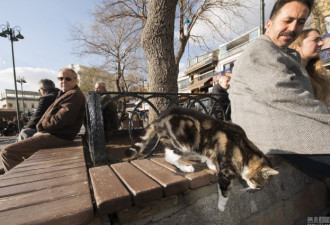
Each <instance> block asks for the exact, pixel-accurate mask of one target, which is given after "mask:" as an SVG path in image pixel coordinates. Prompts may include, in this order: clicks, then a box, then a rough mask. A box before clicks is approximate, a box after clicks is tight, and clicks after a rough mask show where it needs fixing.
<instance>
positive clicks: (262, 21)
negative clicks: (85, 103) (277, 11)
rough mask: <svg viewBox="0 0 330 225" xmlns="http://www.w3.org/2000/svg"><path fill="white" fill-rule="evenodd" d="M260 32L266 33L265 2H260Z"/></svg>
mask: <svg viewBox="0 0 330 225" xmlns="http://www.w3.org/2000/svg"><path fill="white" fill-rule="evenodd" d="M260 32H261V34H263V33H264V32H265V3H264V0H260Z"/></svg>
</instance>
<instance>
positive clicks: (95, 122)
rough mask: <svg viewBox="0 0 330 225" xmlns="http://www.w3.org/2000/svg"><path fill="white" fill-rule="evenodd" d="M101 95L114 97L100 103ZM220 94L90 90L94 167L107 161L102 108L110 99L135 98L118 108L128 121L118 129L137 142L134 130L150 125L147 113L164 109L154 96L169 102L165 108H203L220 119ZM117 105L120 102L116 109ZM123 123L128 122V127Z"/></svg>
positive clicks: (87, 125)
mask: <svg viewBox="0 0 330 225" xmlns="http://www.w3.org/2000/svg"><path fill="white" fill-rule="evenodd" d="M102 95H110V96H111V98H109V100H108V101H107V102H103V105H101V96H102ZM220 96H221V94H187V93H150V92H148V93H145V92H102V93H101V92H89V93H88V97H87V110H86V112H87V113H86V114H87V115H86V117H87V119H86V123H85V129H86V134H85V138H86V141H87V143H88V148H89V151H90V157H91V161H92V164H93V166H97V165H104V164H107V161H108V156H107V152H106V147H105V135H104V128H103V126H104V125H103V115H102V111H103V109H104V108H106V106H107V105H108V104H110V103H111V102H115V103H117V104H118V102H125V101H123V100H128V99H130V100H135V104H134V107H131V108H126V107H122V108H120V109H119V110H118V114H122V113H124V114H125V115H127V117H126V119H125V120H122V121H120V123H121V126H120V127H119V128H118V129H119V130H121V131H123V132H127V133H128V134H129V137H130V139H131V141H132V143H134V142H135V140H134V135H133V134H134V132H135V131H141V130H143V129H144V128H145V127H146V126H147V125H148V124H149V121H148V117H147V116H146V115H148V114H147V113H148V111H149V109H153V110H154V111H155V113H156V114H157V115H159V114H160V113H161V111H160V110H159V109H158V108H157V107H156V106H155V105H154V104H153V103H152V101H153V100H154V99H163V100H165V101H166V102H167V105H166V107H165V109H164V110H166V109H167V108H169V107H171V106H180V107H184V108H190V109H194V110H197V111H201V112H203V113H206V114H208V115H211V116H213V117H215V118H217V119H220V120H223V119H224V118H225V113H226V112H224V110H223V109H222V107H221V106H220V103H219V102H218V101H217V99H218V98H219V97H220ZM118 108H119V107H118V105H117V109H118ZM227 110H228V109H227ZM227 110H226V111H227ZM141 112H143V114H144V117H143V120H142V121H141V118H139V113H140V114H142V113H141ZM136 119H138V122H135V121H136ZM123 124H126V126H124V125H123ZM155 147H156V146H155ZM155 147H154V148H155Z"/></svg>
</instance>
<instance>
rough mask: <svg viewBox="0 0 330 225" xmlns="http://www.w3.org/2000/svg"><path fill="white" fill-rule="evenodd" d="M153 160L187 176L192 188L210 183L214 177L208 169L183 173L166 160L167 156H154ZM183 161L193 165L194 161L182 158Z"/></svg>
mask: <svg viewBox="0 0 330 225" xmlns="http://www.w3.org/2000/svg"><path fill="white" fill-rule="evenodd" d="M151 160H152V161H154V162H155V163H158V164H159V165H161V166H163V167H165V168H167V169H169V170H171V171H173V172H175V173H178V174H182V175H183V176H184V177H185V178H187V179H188V180H189V187H190V188H191V189H195V188H198V187H202V186H205V185H207V184H210V183H211V182H212V181H213V179H214V176H213V175H212V174H211V173H209V172H206V171H197V172H193V173H183V172H181V171H180V170H178V169H177V168H176V167H175V166H174V165H172V164H170V163H168V162H166V161H165V158H152V159H151ZM181 162H182V163H184V164H186V165H192V164H191V163H192V162H190V161H189V162H187V161H183V160H182V161H181Z"/></svg>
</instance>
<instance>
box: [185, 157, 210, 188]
mask: <svg viewBox="0 0 330 225" xmlns="http://www.w3.org/2000/svg"><path fill="white" fill-rule="evenodd" d="M180 162H181V163H184V164H186V165H191V166H193V167H194V168H195V172H194V173H187V174H186V175H185V177H186V178H187V179H188V180H190V181H191V186H190V188H191V189H196V188H199V187H203V186H205V185H207V184H210V183H211V182H216V181H217V172H216V171H214V170H210V169H209V168H208V167H207V166H206V164H205V163H201V162H196V161H188V160H184V159H180Z"/></svg>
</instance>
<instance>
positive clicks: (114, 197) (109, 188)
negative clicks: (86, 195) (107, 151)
mask: <svg viewBox="0 0 330 225" xmlns="http://www.w3.org/2000/svg"><path fill="white" fill-rule="evenodd" d="M89 174H90V178H91V182H92V185H93V190H94V198H95V201H96V206H97V209H98V213H99V215H101V216H102V215H105V214H110V213H113V212H117V211H120V210H123V209H126V208H128V207H130V206H131V205H132V199H131V195H130V193H129V192H128V191H127V189H126V188H125V186H124V185H123V184H122V183H121V181H120V180H119V179H118V177H117V176H116V174H115V173H114V172H113V171H112V169H111V168H110V167H109V166H99V167H94V168H90V169H89Z"/></svg>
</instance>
